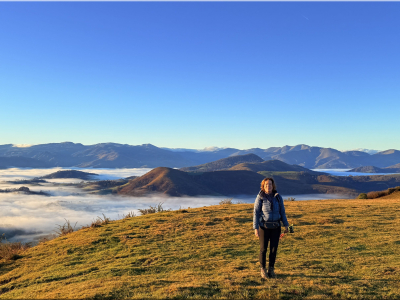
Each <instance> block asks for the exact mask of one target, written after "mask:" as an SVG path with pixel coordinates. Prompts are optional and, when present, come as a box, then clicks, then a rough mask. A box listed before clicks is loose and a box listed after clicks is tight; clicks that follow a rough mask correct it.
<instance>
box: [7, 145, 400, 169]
mask: <svg viewBox="0 0 400 300" xmlns="http://www.w3.org/2000/svg"><path fill="white" fill-rule="evenodd" d="M250 153H252V154H255V155H257V156H259V157H260V158H262V159H263V160H273V159H277V160H280V161H283V162H285V163H288V164H291V165H300V166H302V167H305V168H308V169H332V168H346V169H347V168H348V169H352V168H357V167H362V166H376V167H378V168H386V167H389V166H392V165H396V164H399V163H400V151H398V150H395V149H388V150H384V151H380V152H378V153H375V154H368V153H366V152H362V151H356V150H352V151H343V152H342V151H339V150H336V149H333V148H323V147H316V146H308V145H305V144H299V145H295V146H289V145H285V146H283V147H269V148H267V149H262V148H251V149H247V150H240V149H235V148H216V149H209V150H207V151H198V152H196V151H193V149H187V150H186V151H185V149H180V151H174V150H168V149H165V148H159V147H156V146H154V145H152V144H143V145H128V144H118V143H99V144H94V145H83V144H81V143H72V142H63V143H48V144H39V145H32V146H26V147H15V146H14V145H13V144H5V145H0V157H1V158H2V159H3V161H5V158H7V157H8V158H11V157H13V158H15V159H16V160H19V161H17V162H14V165H13V164H11V163H5V164H3V165H0V167H3V168H7V167H11V166H18V167H85V168H89V167H93V168H140V167H149V168H155V167H159V166H166V167H172V168H184V167H189V166H197V165H201V164H206V163H209V162H213V161H216V160H219V159H223V158H227V157H231V156H237V155H244V154H250ZM17 157H20V158H17ZM27 158H30V159H35V160H36V161H35V162H33V161H31V162H28V161H27V160H26V159H27ZM24 159H25V161H24Z"/></svg>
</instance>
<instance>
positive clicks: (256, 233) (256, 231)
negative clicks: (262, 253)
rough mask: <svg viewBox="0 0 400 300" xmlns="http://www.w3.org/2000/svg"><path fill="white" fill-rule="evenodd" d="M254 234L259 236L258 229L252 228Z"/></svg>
mask: <svg viewBox="0 0 400 300" xmlns="http://www.w3.org/2000/svg"><path fill="white" fill-rule="evenodd" d="M254 234H255V235H256V237H258V238H259V237H260V236H259V235H258V229H254Z"/></svg>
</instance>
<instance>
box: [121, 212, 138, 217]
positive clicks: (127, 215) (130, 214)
mask: <svg viewBox="0 0 400 300" xmlns="http://www.w3.org/2000/svg"><path fill="white" fill-rule="evenodd" d="M122 217H123V219H129V218H133V217H136V215H135V213H134V212H133V211H130V212H128V213H127V214H126V215H122Z"/></svg>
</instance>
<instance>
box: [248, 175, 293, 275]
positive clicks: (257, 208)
mask: <svg viewBox="0 0 400 300" xmlns="http://www.w3.org/2000/svg"><path fill="white" fill-rule="evenodd" d="M281 221H282V223H283V225H284V226H285V227H286V228H285V233H287V232H288V231H289V223H288V221H287V218H286V213H285V206H284V205H283V199H282V197H281V195H279V194H278V193H277V191H276V185H275V182H274V180H273V179H272V178H265V179H264V180H263V181H262V182H261V191H260V192H259V193H258V195H257V198H256V201H255V203H254V213H253V229H254V233H255V235H256V237H258V239H259V241H260V255H259V259H260V265H261V277H262V278H267V277H269V278H276V274H275V272H274V266H275V259H276V253H277V250H278V243H279V236H280V235H281ZM268 242H269V243H270V251H269V261H268V271H267V270H266V256H267V248H268Z"/></svg>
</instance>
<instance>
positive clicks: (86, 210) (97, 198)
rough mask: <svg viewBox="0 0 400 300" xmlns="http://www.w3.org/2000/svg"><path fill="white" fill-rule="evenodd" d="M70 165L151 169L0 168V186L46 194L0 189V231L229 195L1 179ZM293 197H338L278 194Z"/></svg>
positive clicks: (84, 221)
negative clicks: (92, 190) (146, 192)
mask: <svg viewBox="0 0 400 300" xmlns="http://www.w3.org/2000/svg"><path fill="white" fill-rule="evenodd" d="M67 169H74V170H79V171H84V172H91V173H96V174H99V176H96V179H98V180H111V179H119V178H126V177H129V176H140V175H143V174H145V173H147V172H148V171H150V170H151V169H147V168H146V169H145V168H135V169H80V168H51V169H26V168H12V169H4V170H0V189H2V190H4V189H14V188H19V187H21V186H26V187H28V188H29V189H30V190H31V191H37V192H39V191H44V192H47V193H49V194H50V196H42V195H26V194H22V193H0V235H1V234H3V233H5V236H6V238H7V240H8V241H22V242H30V241H38V240H40V239H41V238H43V237H48V236H49V235H51V234H54V233H55V230H57V229H58V225H63V224H64V223H65V222H66V220H68V221H69V222H70V223H71V225H75V223H76V227H75V228H76V229H79V228H81V227H82V226H86V225H90V223H91V222H92V221H93V220H95V219H97V218H98V217H101V218H103V214H104V215H105V216H106V217H108V218H110V219H111V220H116V219H121V218H122V217H123V216H124V215H126V214H128V213H129V212H134V213H135V214H136V215H140V212H139V211H138V209H143V208H148V207H149V206H150V205H151V206H155V205H157V204H159V203H163V208H164V209H172V210H176V209H179V208H188V207H192V208H195V207H203V206H210V205H216V204H219V202H220V201H221V200H223V199H226V198H228V197H168V196H165V195H153V196H146V197H126V196H117V195H95V194H89V193H88V192H87V191H84V190H82V189H80V188H78V187H76V186H73V185H71V186H68V185H62V184H63V183H64V184H65V183H79V182H81V181H82V180H81V179H70V178H68V179H46V181H47V182H46V183H41V184H40V185H34V184H12V183H8V182H6V181H15V180H22V179H23V180H26V179H33V178H35V177H40V176H44V175H48V174H51V173H53V172H56V171H59V170H67ZM255 196H256V195H250V196H249V195H247V196H238V197H234V198H233V199H232V201H233V203H237V202H242V203H253V202H254V199H255ZM282 196H283V197H284V198H286V197H295V199H296V200H308V199H310V200H311V199H332V198H343V196H339V195H327V194H313V195H282Z"/></svg>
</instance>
